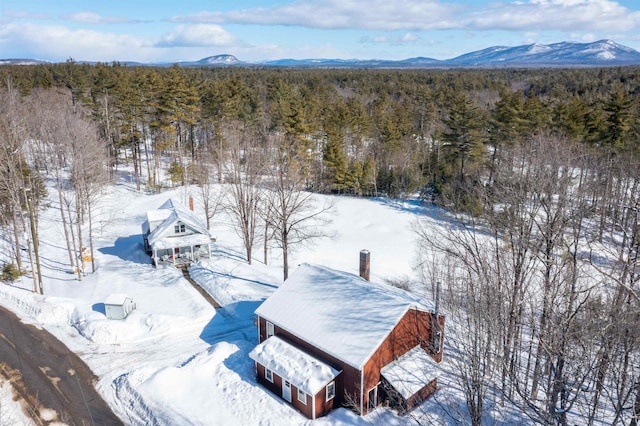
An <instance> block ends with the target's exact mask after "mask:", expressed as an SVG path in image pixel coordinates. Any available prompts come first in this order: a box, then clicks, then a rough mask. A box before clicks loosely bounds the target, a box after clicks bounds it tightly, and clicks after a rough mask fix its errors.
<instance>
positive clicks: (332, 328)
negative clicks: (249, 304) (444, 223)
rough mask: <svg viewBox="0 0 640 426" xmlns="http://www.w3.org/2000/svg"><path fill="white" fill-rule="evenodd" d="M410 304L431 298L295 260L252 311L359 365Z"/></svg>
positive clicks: (425, 306) (424, 304) (421, 305)
mask: <svg viewBox="0 0 640 426" xmlns="http://www.w3.org/2000/svg"><path fill="white" fill-rule="evenodd" d="M411 308H416V309H419V310H423V311H431V312H432V311H433V309H434V308H433V305H432V304H431V302H429V301H426V300H424V299H422V298H420V297H418V296H416V295H414V294H412V293H409V292H406V291H404V290H401V289H399V288H396V287H392V286H388V285H384V284H376V283H373V282H368V281H366V280H364V279H363V278H361V277H359V276H357V275H353V274H349V273H347V272H342V271H336V270H334V269H330V268H326V267H323V266H317V265H309V264H302V265H300V266H299V267H298V268H297V269H296V270H295V271H294V272H293V273H292V274H291V276H290V277H289V279H288V280H287V281H285V282H284V283H283V284H282V285H281V286H280V287H279V288H278V289H277V290H276V291H275V292H274V293H273V294H272V295H271V296H269V298H267V299H266V300H265V301H264V302H263V303H262V305H260V306H259V307H258V309H256V314H257V315H259V316H261V317H262V318H265V319H266V320H268V321H270V322H272V323H274V324H276V325H277V326H279V327H281V328H283V329H285V330H287V331H288V332H290V333H292V334H294V335H296V336H298V337H300V338H302V339H303V340H305V341H306V342H308V343H310V344H312V345H313V346H315V347H317V348H319V349H321V350H322V351H324V352H326V353H328V354H330V355H332V356H334V357H336V358H338V359H340V360H342V361H344V362H346V363H347V364H349V365H351V366H353V367H355V368H358V369H361V368H362V367H363V366H364V364H365V363H366V361H367V360H368V359H369V358H370V357H371V356H372V355H373V353H374V352H375V350H376V349H377V348H378V347H379V346H380V344H381V343H382V342H383V341H384V339H385V338H386V337H387V336H388V335H389V333H390V332H391V331H392V330H393V328H394V327H395V326H396V324H397V323H398V322H399V321H400V319H401V318H402V317H403V316H404V314H405V313H406V312H407V311H408V310H409V309H411Z"/></svg>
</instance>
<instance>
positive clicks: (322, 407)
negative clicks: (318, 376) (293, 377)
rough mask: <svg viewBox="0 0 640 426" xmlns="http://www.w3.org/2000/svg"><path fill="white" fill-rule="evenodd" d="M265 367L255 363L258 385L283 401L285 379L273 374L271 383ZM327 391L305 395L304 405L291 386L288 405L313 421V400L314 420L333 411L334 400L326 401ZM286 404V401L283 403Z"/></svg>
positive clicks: (295, 388) (296, 389) (293, 386)
mask: <svg viewBox="0 0 640 426" xmlns="http://www.w3.org/2000/svg"><path fill="white" fill-rule="evenodd" d="M265 370H266V369H265V367H264V366H263V365H262V364H259V363H256V378H257V381H258V383H260V384H261V385H262V386H264V387H266V388H267V389H269V390H270V391H271V392H273V393H274V394H275V395H276V396H278V397H279V398H280V399H282V400H284V398H283V397H282V382H283V380H286V378H282V377H280V376H279V375H278V374H276V373H273V372H272V375H273V383H272V382H270V381H269V380H267V378H266V377H265ZM326 395H327V389H326V387H324V388H322V389H321V390H320V391H319V392H318V393H317V394H315V395H309V394H307V395H306V399H307V402H306V404H305V403H303V402H301V401H299V400H298V388H297V387H296V386H295V385H293V384H291V402H290V404H291V405H292V406H293V407H294V408H295V409H297V410H298V411H300V412H301V413H302V414H304V415H305V416H306V417H307V418H309V419H313V400H314V399H315V400H316V418H318V417H322V416H324V415H325V414H327V413H329V412H330V411H331V410H333V401H334V400H335V398H333V399H331V400H329V401H326ZM285 402H288V401H285Z"/></svg>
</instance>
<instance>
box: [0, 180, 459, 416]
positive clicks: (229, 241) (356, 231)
mask: <svg viewBox="0 0 640 426" xmlns="http://www.w3.org/2000/svg"><path fill="white" fill-rule="evenodd" d="M51 193H53V191H51ZM197 194H198V191H197V189H196V188H181V189H176V190H172V191H166V192H162V193H158V194H145V193H141V192H137V191H135V190H134V189H133V187H132V186H130V185H128V184H119V185H117V186H113V187H111V188H110V189H109V191H108V192H107V193H106V194H105V196H104V197H103V198H102V200H101V202H100V206H99V209H98V213H97V215H96V218H97V219H96V221H97V225H96V226H95V243H94V245H95V248H96V252H95V254H96V261H97V267H98V269H97V271H96V272H95V273H92V274H88V275H87V276H86V277H85V278H84V279H83V280H82V281H78V280H77V277H76V276H74V275H73V274H71V271H70V270H69V267H68V256H67V254H66V250H65V248H64V236H63V233H62V229H61V228H62V226H61V225H60V222H59V221H60V218H59V212H58V210H57V209H55V207H56V205H55V201H53V199H52V200H51V203H52V207H54V208H51V209H49V210H45V211H43V212H42V213H41V217H40V225H39V229H40V237H41V258H42V264H43V267H44V268H45V269H44V271H43V282H44V296H41V295H39V294H35V293H33V291H32V289H33V282H32V281H31V279H30V277H24V278H22V279H21V280H20V281H18V282H16V283H14V285H11V286H9V285H5V284H0V304H1V305H3V306H5V307H7V308H9V309H11V310H12V311H14V312H16V313H17V314H18V315H19V316H20V317H21V318H22V319H23V321H25V322H29V323H33V324H36V325H38V326H40V327H43V328H45V329H47V330H48V331H50V332H51V333H53V334H54V335H55V336H56V337H58V338H59V339H60V340H61V341H63V342H64V343H65V344H66V345H67V346H68V347H69V348H70V350H72V351H73V352H75V353H77V354H78V355H79V356H80V357H81V358H82V359H83V360H84V361H85V362H86V363H87V364H88V365H89V366H90V367H91V369H92V370H93V371H94V373H95V374H96V375H97V376H98V377H99V381H98V383H97V389H98V391H99V392H100V393H101V394H102V396H103V397H104V399H105V400H106V401H107V402H108V403H109V405H110V406H111V407H112V409H113V410H114V412H115V413H116V414H117V415H118V416H119V417H120V418H121V419H122V420H123V422H124V423H125V424H128V425H218V424H219V425H299V424H310V423H313V424H318V425H340V424H343V425H366V424H388V425H403V424H410V423H413V424H415V419H412V418H410V417H400V416H397V415H396V414H395V412H393V411H390V410H387V409H384V408H380V409H378V410H376V411H375V412H373V413H371V414H370V415H368V416H366V417H364V418H361V417H358V416H357V415H356V414H354V413H353V412H351V411H349V410H347V409H344V408H341V409H337V410H334V411H333V412H332V413H331V414H330V415H329V416H327V417H324V418H322V419H319V420H316V421H314V422H311V421H309V420H307V419H306V418H305V417H303V416H302V415H301V414H299V413H298V412H297V411H295V410H294V409H293V408H291V407H290V406H288V405H286V404H285V403H284V402H283V401H281V400H280V399H279V398H278V397H277V396H276V395H273V394H271V393H270V392H269V391H267V390H266V389H265V388H263V387H261V386H259V385H258V384H257V383H256V381H255V376H254V371H253V361H252V360H251V359H250V358H249V357H248V353H249V352H250V351H251V350H252V349H253V347H254V346H255V345H256V344H257V329H256V327H255V325H254V322H253V321H254V318H253V312H254V310H255V309H256V307H257V306H258V305H259V304H260V303H261V301H263V300H264V299H265V298H266V297H267V296H269V294H271V293H272V292H273V291H274V289H275V288H277V287H278V285H280V284H281V282H282V269H281V256H280V253H279V251H278V249H277V248H272V249H270V250H269V265H265V264H264V263H263V262H262V249H261V247H256V249H255V251H254V253H255V256H256V259H254V262H253V265H249V264H247V262H246V261H244V259H243V253H244V252H243V250H242V246H241V242H240V239H239V238H238V237H237V235H236V234H235V232H234V231H233V230H232V229H231V228H230V227H229V226H228V225H226V224H225V223H228V219H225V218H224V215H222V214H220V215H218V216H216V217H215V218H214V219H213V222H212V229H211V232H212V234H213V235H215V236H216V238H217V241H216V243H214V244H212V248H213V256H212V259H210V260H206V261H202V262H200V263H199V264H197V265H194V266H192V268H191V270H190V272H191V275H192V277H193V278H194V279H195V280H196V281H198V282H199V283H200V284H201V285H202V286H203V287H204V288H205V289H206V290H207V291H208V292H209V293H210V294H211V295H213V296H214V298H215V299H216V300H218V301H219V302H220V303H221V304H222V305H223V308H222V309H220V310H218V311H216V310H214V309H213V308H212V307H211V306H210V305H209V304H208V303H207V302H206V301H205V300H204V299H203V298H202V297H201V296H200V295H199V293H198V292H197V291H196V290H194V289H193V288H192V287H191V286H190V284H189V283H188V282H187V280H186V279H184V278H183V276H182V274H181V272H180V271H179V270H177V269H174V268H165V269H155V268H154V267H153V266H152V265H151V261H150V259H149V257H148V256H147V255H146V254H145V253H144V251H143V245H142V236H141V227H140V225H141V223H142V222H143V220H144V218H145V214H146V211H147V210H153V209H156V208H158V207H159V206H160V205H161V204H162V203H163V202H164V201H166V200H167V199H168V198H174V199H176V200H178V201H180V202H183V203H184V204H185V205H186V204H187V200H188V197H189V196H190V195H192V196H193V197H194V199H195V200H196V202H195V206H196V209H195V211H196V214H199V215H200V216H202V217H203V216H204V214H203V212H202V209H201V208H200V205H201V204H200V202H199V200H198V195H197ZM316 197H317V198H318V201H319V202H320V203H322V202H325V201H330V202H332V203H333V209H332V212H331V216H332V223H331V224H330V225H329V226H328V229H327V230H328V231H329V233H331V234H333V237H332V238H323V239H320V240H316V241H314V242H313V243H312V244H310V245H307V246H298V247H295V248H294V250H293V252H292V256H291V260H290V265H292V267H291V269H292V270H293V269H295V266H296V265H298V264H300V263H303V262H308V263H314V264H320V265H324V266H328V267H331V268H335V269H339V270H344V271H347V272H351V273H354V274H357V273H358V255H359V251H360V250H361V249H368V250H369V251H370V252H371V280H372V281H378V282H384V281H386V280H389V279H390V280H413V281H415V279H416V277H415V274H414V266H413V263H414V260H415V257H416V253H415V250H416V244H415V234H414V232H413V231H412V226H413V225H414V223H415V221H416V220H417V218H418V217H420V218H423V219H425V220H428V221H431V222H432V223H433V226H434V227H435V226H440V225H439V222H438V219H437V215H436V212H437V211H436V210H435V209H431V208H424V207H421V206H420V204H419V203H418V202H415V201H414V202H411V201H407V202H402V203H401V202H387V201H384V200H382V199H355V198H348V197H328V196H316ZM3 241H4V243H3V244H9V243H7V242H6V238H4V239H3ZM1 252H5V253H6V252H9V250H8V248H7V247H4V248H3V250H2V251H1ZM0 260H8V259H0ZM416 289H417V290H418V291H419V290H420V286H417V287H416ZM111 293H126V294H127V295H129V296H130V297H132V298H133V299H134V300H135V302H136V304H137V309H136V310H135V311H133V312H132V313H131V314H130V315H129V317H128V318H126V319H125V320H123V321H115V320H108V319H106V317H105V315H104V304H103V303H104V300H105V299H106V298H107V297H108V296H109V295H110V294H111ZM447 321H450V319H449V318H448V319H447ZM445 336H446V329H445ZM446 357H447V347H446V341H445V360H444V361H443V363H442V368H443V373H442V376H441V377H439V384H440V388H441V389H440V391H438V393H437V394H436V397H435V398H431V399H430V400H428V401H426V402H425V403H424V404H423V405H422V406H421V407H419V408H418V409H417V410H416V411H415V413H414V416H418V417H420V420H421V421H422V422H424V423H428V424H454V422H453V421H452V420H451V419H450V418H449V417H447V416H446V415H445V410H444V409H443V401H444V402H446V404H445V405H446V407H445V408H446V410H447V411H449V412H460V410H462V406H463V405H464V404H463V399H462V396H461V395H460V393H459V392H457V391H456V390H455V388H454V385H453V379H452V378H451V377H450V374H449V373H447V370H448V369H450V368H451V367H450V366H449V364H448V363H447V358H446ZM0 385H1V383H0ZM16 407H18V406H17V403H15V402H13V401H12V400H11V397H10V392H9V391H8V387H7V386H6V384H5V385H4V386H0V409H1V411H0V425H2V426H4V425H5V424H20V423H22V422H26V419H25V418H24V417H20V413H19V409H18V408H16ZM16 412H17V413H16ZM9 416H12V417H9ZM7 419H9V422H8V423H7Z"/></svg>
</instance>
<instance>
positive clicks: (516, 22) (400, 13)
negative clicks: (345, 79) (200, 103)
mask: <svg viewBox="0 0 640 426" xmlns="http://www.w3.org/2000/svg"><path fill="white" fill-rule="evenodd" d="M603 38H608V39H612V40H614V41H616V42H618V43H620V44H623V45H626V46H629V47H632V48H634V49H636V50H640V1H637V0H617V1H615V0H396V1H394V0H391V1H390V0H297V1H288V0H270V1H255V0H251V1H242V0H236V1H212V0H209V1H205V0H171V1H165V0H155V1H149V0H128V1H123V0H101V1H94V0H0V58H36V59H44V60H49V61H65V60H67V59H69V58H73V59H75V60H78V61H102V62H111V61H114V60H117V61H141V62H156V61H158V62H176V61H183V60H197V59H200V58H203V57H207V56H212V55H217V54H223V53H228V54H232V55H234V56H236V57H237V58H238V59H240V60H242V61H247V62H256V61H261V60H268V59H280V58H297V59H302V58H343V59H350V58H358V59H405V58H410V57H416V56H425V57H431V58H436V59H447V58H452V57H455V56H458V55H460V54H463V53H467V52H470V51H473V50H479V49H483V48H485V47H489V46H496V45H502V46H517V45H522V44H529V43H543V44H548V43H555V42H559V41H577V42H590V41H595V40H600V39H603Z"/></svg>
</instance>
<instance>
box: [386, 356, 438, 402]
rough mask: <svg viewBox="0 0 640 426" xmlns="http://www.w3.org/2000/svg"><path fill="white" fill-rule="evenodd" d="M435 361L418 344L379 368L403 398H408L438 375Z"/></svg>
mask: <svg viewBox="0 0 640 426" xmlns="http://www.w3.org/2000/svg"><path fill="white" fill-rule="evenodd" d="M439 370H440V368H439V367H438V364H437V363H436V361H435V360H434V359H433V358H432V357H431V356H430V355H429V354H428V353H427V352H426V351H425V350H424V349H422V348H421V347H420V346H416V347H415V348H413V349H411V350H410V351H409V352H407V353H406V354H404V355H402V356H401V357H400V358H398V359H397V360H395V361H393V362H392V363H390V364H387V365H386V366H384V367H383V368H382V370H380V374H382V377H384V378H385V379H387V381H388V382H389V384H390V385H391V386H393V387H394V389H395V390H397V391H398V392H399V393H400V395H402V397H403V398H404V399H409V398H410V397H411V396H413V395H415V394H416V393H417V392H418V391H420V389H422V388H423V387H425V386H426V385H427V384H429V383H430V382H431V381H432V380H433V379H435V378H436V377H437V375H438V371H439Z"/></svg>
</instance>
